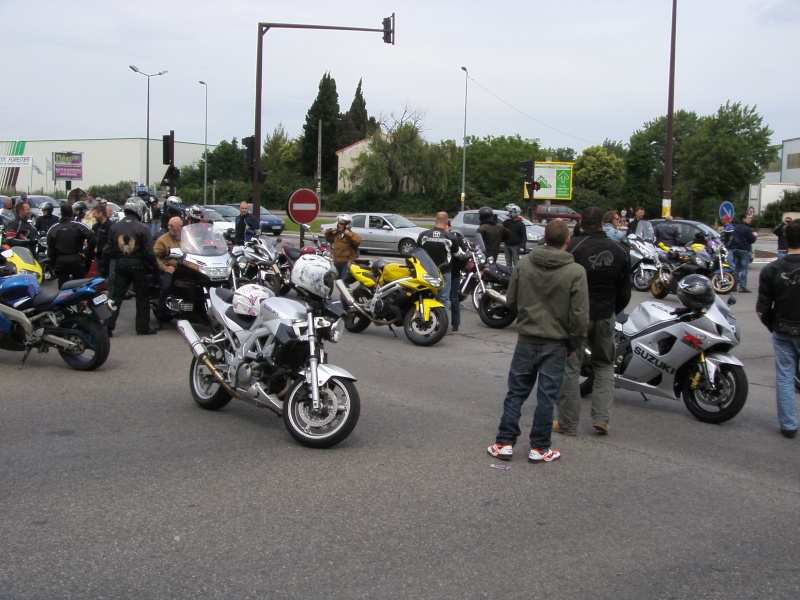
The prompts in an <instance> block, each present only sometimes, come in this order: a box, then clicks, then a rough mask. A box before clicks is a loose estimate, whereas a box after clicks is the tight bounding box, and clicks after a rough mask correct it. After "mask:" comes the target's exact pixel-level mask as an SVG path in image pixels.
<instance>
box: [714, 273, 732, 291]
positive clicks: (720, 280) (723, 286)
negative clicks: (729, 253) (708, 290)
mask: <svg viewBox="0 0 800 600" xmlns="http://www.w3.org/2000/svg"><path fill="white" fill-rule="evenodd" d="M711 285H712V286H714V291H715V292H717V293H718V294H730V293H731V292H732V291H733V288H734V287H735V286H736V278H735V277H734V276H733V273H728V272H727V271H723V272H722V273H719V272H717V273H714V274H713V275H712V276H711Z"/></svg>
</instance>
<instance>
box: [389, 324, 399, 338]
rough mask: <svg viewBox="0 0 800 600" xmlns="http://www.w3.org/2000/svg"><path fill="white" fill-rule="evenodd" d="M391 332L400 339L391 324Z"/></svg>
mask: <svg viewBox="0 0 800 600" xmlns="http://www.w3.org/2000/svg"><path fill="white" fill-rule="evenodd" d="M389 331H391V332H392V333H393V334H394V337H398V335H397V332H396V331H395V330H394V329H393V328H392V325H391V323H390V324H389Z"/></svg>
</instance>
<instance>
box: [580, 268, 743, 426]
mask: <svg viewBox="0 0 800 600" xmlns="http://www.w3.org/2000/svg"><path fill="white" fill-rule="evenodd" d="M678 298H679V300H680V301H681V303H682V304H683V307H680V308H677V309H674V308H672V307H670V306H666V305H664V304H660V303H658V302H652V301H646V302H642V303H641V304H640V305H639V306H637V307H636V308H635V309H634V310H633V312H632V313H631V314H630V316H626V317H625V318H623V319H618V322H617V325H616V337H615V343H616V354H615V357H616V358H615V361H614V387H616V388H620V389H625V390H631V391H634V392H640V393H641V394H642V395H645V399H647V398H646V395H651V396H659V397H662V398H671V399H675V400H677V399H678V398H683V402H684V404H685V405H686V408H687V409H689V412H690V413H692V415H694V416H695V417H696V418H697V419H698V420H700V421H703V422H705V423H724V422H725V421H728V420H730V419H732V418H733V417H735V416H736V415H737V414H739V411H741V410H742V407H744V403H745V401H746V400H747V387H748V384H747V375H746V374H745V372H744V365H743V364H742V362H741V361H740V360H739V359H738V358H736V357H735V356H733V355H731V354H729V351H730V350H731V349H732V348H733V347H735V346H737V345H738V344H739V329H738V327H737V323H736V317H734V316H733V314H732V313H731V311H730V309H729V308H728V306H726V305H725V303H724V302H723V301H722V300H721V299H720V298H719V296H717V295H716V294H715V293H714V291H713V287H712V285H711V281H710V280H709V279H708V278H707V277H705V276H703V275H689V276H688V277H686V278H684V279H683V280H681V282H680V283H679V284H678ZM735 303H736V300H735V298H733V297H731V298H729V300H728V304H735ZM590 356H591V353H590V351H589V350H587V355H586V357H585V358H584V363H583V366H582V368H581V384H580V389H581V396H586V395H588V394H590V393H591V391H592V387H593V385H594V373H593V372H592V367H591V363H590V361H589V359H590Z"/></svg>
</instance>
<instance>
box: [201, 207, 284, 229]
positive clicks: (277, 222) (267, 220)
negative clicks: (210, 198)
mask: <svg viewBox="0 0 800 600" xmlns="http://www.w3.org/2000/svg"><path fill="white" fill-rule="evenodd" d="M228 206H233V207H234V208H236V216H237V217H238V216H239V210H238V209H239V205H238V204H229V205H228ZM216 208H217V207H216V206H215V207H214V209H215V210H216ZM247 211H248V212H249V213H250V214H251V215H252V214H253V204H252V203H251V202H248V203H247ZM259 217H260V222H261V233H271V234H272V235H280V234H281V233H283V230H284V229H285V228H286V223H285V222H284V220H283V219H281V218H280V217H276V216H275V215H273V214H272V213H271V212H269V211H268V210H267V209H266V208H264V207H263V206H262V207H261V210H260V214H259ZM234 220H235V219H234Z"/></svg>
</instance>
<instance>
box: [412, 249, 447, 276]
mask: <svg viewBox="0 0 800 600" xmlns="http://www.w3.org/2000/svg"><path fill="white" fill-rule="evenodd" d="M408 255H409V258H411V257H413V258H415V259H416V260H417V262H419V266H420V267H422V269H423V270H424V271H425V272H426V273H428V274H429V275H432V276H434V277H439V267H437V266H436V263H435V262H433V259H432V258H431V257H430V255H429V254H428V253H427V252H425V250H423V249H422V248H414V249H413V250H412V251H411V252H409V254H408ZM406 262H407V263H408V267H409V269H411V271H412V272H413V271H414V266H413V265H412V264H411V261H410V260H408V259H406Z"/></svg>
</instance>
